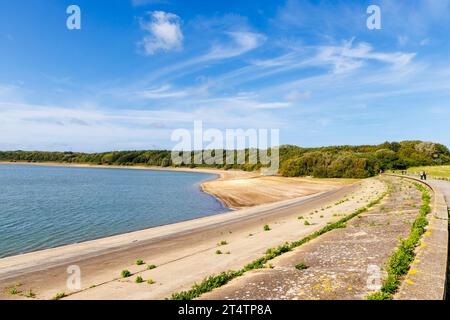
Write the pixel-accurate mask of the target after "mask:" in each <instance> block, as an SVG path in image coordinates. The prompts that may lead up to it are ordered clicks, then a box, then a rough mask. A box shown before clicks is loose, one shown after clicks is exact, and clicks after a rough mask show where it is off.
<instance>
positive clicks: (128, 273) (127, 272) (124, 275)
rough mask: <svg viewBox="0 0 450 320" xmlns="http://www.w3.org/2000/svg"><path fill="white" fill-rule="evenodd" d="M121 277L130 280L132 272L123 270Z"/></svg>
mask: <svg viewBox="0 0 450 320" xmlns="http://www.w3.org/2000/svg"><path fill="white" fill-rule="evenodd" d="M120 275H121V276H122V278H128V277H131V272H130V271H129V270H126V269H125V270H122V272H121V273H120Z"/></svg>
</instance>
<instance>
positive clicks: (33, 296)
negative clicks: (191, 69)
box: [25, 289, 36, 298]
mask: <svg viewBox="0 0 450 320" xmlns="http://www.w3.org/2000/svg"><path fill="white" fill-rule="evenodd" d="M25 297H27V298H36V294H35V293H34V292H33V290H31V289H30V290H28V291H27V292H26V293H25Z"/></svg>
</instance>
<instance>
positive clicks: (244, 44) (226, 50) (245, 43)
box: [200, 32, 266, 60]
mask: <svg viewBox="0 0 450 320" xmlns="http://www.w3.org/2000/svg"><path fill="white" fill-rule="evenodd" d="M226 34H227V35H228V36H229V37H230V38H231V39H232V41H231V43H226V44H216V45H213V47H212V48H211V50H210V52H209V53H208V54H206V55H205V56H203V57H201V58H200V59H201V60H215V59H226V58H232V57H236V56H240V55H242V54H244V53H247V52H249V51H251V50H253V49H256V48H258V47H259V46H261V44H263V43H264V41H265V40H266V37H265V36H264V35H262V34H259V33H254V32H226Z"/></svg>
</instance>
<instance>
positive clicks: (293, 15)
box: [0, 0, 450, 152]
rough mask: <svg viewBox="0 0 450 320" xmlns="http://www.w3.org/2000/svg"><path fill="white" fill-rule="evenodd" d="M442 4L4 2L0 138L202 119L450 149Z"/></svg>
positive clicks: (110, 143)
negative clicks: (75, 25)
mask: <svg viewBox="0 0 450 320" xmlns="http://www.w3.org/2000/svg"><path fill="white" fill-rule="evenodd" d="M71 4H76V5H78V6H79V7H80V9H81V30H68V29H67V28H66V19H67V17H68V15H67V14H66V8H67V7H68V6H69V5H71ZM370 4H375V5H378V6H380V8H381V19H382V20H381V21H382V29H381V30H369V29H368V28H367V27H366V19H367V17H368V14H367V13H366V9H367V7H368V6H369V5H370ZM449 16H450V1H448V0H423V1H417V0H416V1H414V0H413V1H406V0H405V1H401V0H397V1H301V0H286V1H267V0H259V1H253V0H247V1H231V0H227V1H199V0H198V1H196V0H189V1H187V0H186V1H179V0H108V1H106V0H96V1H92V0H71V1H63V0H58V1H48V0H23V1H3V0H2V1H1V2H0V71H1V72H0V149H1V150H12V149H24V150H36V149H38V150H60V151H63V150H74V151H87V152H94V151H106V150H129V149H154V148H171V147H172V146H173V145H174V144H175V143H174V142H171V141H170V135H171V133H172V132H173V130H174V129H178V128H187V129H190V128H192V127H193V121H195V120H202V121H203V122H204V127H206V128H218V129H221V130H224V129H227V128H229V129H233V128H234V129H236V128H242V129H249V128H256V129H258V128H266V129H271V128H274V129H280V142H281V143H282V144H296V145H300V146H308V147H309V146H322V145H342V144H352V145H355V144H375V143H381V142H384V141H386V140H389V141H393V140H396V141H398V140H406V139H421V140H431V141H435V142H440V143H443V144H446V145H447V146H450V130H448V123H449V120H450V106H449V101H450V64H449V61H450V45H449V42H450V37H449V36H448V35H449V32H450V19H449V18H448V17H449Z"/></svg>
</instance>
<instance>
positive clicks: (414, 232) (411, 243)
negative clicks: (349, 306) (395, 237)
mask: <svg viewBox="0 0 450 320" xmlns="http://www.w3.org/2000/svg"><path fill="white" fill-rule="evenodd" d="M414 185H415V186H416V188H417V189H418V190H420V191H421V192H422V206H421V207H420V210H419V215H418V216H417V218H416V220H415V221H414V223H413V225H412V228H411V232H410V234H409V237H408V238H406V239H404V240H403V239H400V245H399V247H398V248H397V250H396V251H395V252H394V253H393V254H392V255H391V256H390V258H389V261H388V263H387V268H386V271H387V273H388V276H387V278H386V279H385V280H384V281H383V285H382V287H381V290H380V292H375V293H372V294H369V295H368V296H367V297H366V299H367V300H390V299H392V297H393V295H394V294H395V293H396V292H397V290H398V287H399V286H400V279H401V277H402V276H404V275H406V274H407V273H408V271H409V268H410V265H411V263H412V262H413V261H414V257H415V248H416V246H417V245H418V244H419V241H420V237H421V236H422V234H423V233H424V232H425V228H426V226H427V225H428V220H427V215H428V214H429V213H430V212H431V207H430V201H431V197H430V194H429V192H428V190H427V188H426V187H424V186H423V185H422V184H419V183H414Z"/></svg>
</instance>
